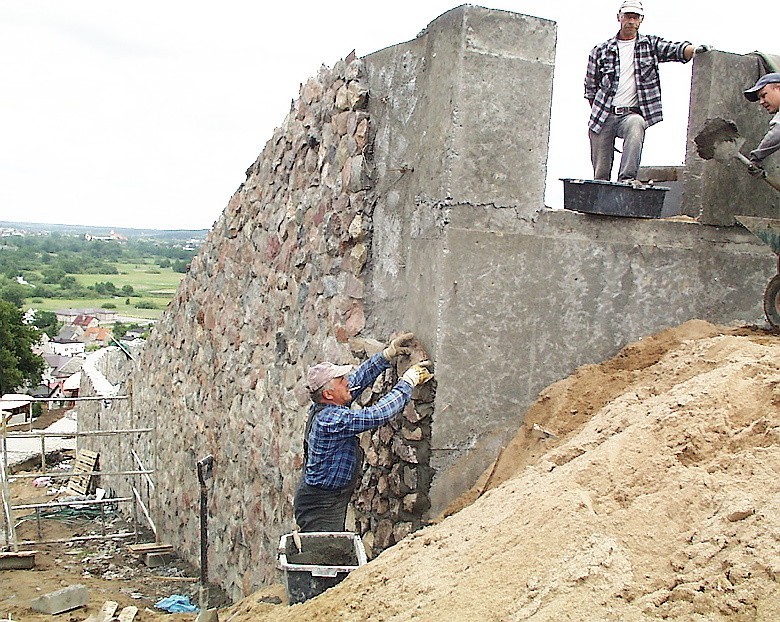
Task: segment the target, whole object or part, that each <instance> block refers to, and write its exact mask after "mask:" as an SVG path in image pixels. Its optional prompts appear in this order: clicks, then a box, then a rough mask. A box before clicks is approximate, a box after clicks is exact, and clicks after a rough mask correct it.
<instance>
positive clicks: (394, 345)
mask: <svg viewBox="0 0 780 622" xmlns="http://www.w3.org/2000/svg"><path fill="white" fill-rule="evenodd" d="M412 339H414V333H404V334H403V335H399V336H398V337H396V338H395V339H393V340H392V341H391V342H390V345H389V346H387V347H386V348H385V349H384V350H383V351H382V354H384V355H385V358H386V359H387V360H388V361H392V360H393V359H394V358H395V357H396V356H401V355H402V354H409V353H410V352H411V351H412V348H411V347H409V343H410V342H411V341H412Z"/></svg>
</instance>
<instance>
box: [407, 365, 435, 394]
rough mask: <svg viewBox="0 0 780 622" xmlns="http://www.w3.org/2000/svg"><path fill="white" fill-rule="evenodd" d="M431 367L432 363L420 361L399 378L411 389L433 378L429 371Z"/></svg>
mask: <svg viewBox="0 0 780 622" xmlns="http://www.w3.org/2000/svg"><path fill="white" fill-rule="evenodd" d="M432 366H433V363H432V362H431V361H420V362H419V363H417V364H416V365H412V366H411V367H410V368H409V369H407V370H406V371H405V372H404V375H403V376H401V380H405V381H406V382H408V383H409V384H410V385H411V386H412V388H414V387H416V386H418V385H421V384H423V383H425V382H428V381H429V380H430V379H431V378H433V372H432V371H431V369H430V368H431V367H432Z"/></svg>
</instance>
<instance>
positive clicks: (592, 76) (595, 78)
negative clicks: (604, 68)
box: [585, 47, 601, 108]
mask: <svg viewBox="0 0 780 622" xmlns="http://www.w3.org/2000/svg"><path fill="white" fill-rule="evenodd" d="M597 52H598V47H595V48H593V49H592V50H591V51H590V54H589V55H588V66H587V68H586V69H585V99H587V100H588V103H589V104H590V106H591V108H592V107H593V101H594V100H595V99H596V92H597V91H598V90H599V82H600V81H601V74H600V72H599V68H598V63H597V61H596V58H597Z"/></svg>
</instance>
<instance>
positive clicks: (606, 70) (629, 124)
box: [585, 0, 710, 182]
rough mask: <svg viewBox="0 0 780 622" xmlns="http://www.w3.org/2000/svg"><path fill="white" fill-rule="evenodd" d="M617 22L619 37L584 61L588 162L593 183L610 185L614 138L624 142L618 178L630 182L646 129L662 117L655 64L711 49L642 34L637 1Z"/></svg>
mask: <svg viewBox="0 0 780 622" xmlns="http://www.w3.org/2000/svg"><path fill="white" fill-rule="evenodd" d="M617 19H618V22H619V23H620V30H619V31H618V33H617V35H615V36H614V37H612V38H611V39H609V40H607V41H605V42H604V43H602V44H601V45H597V46H596V47H594V48H593V49H592V50H591V52H590V56H589V57H588V68H587V71H586V73H585V99H587V100H588V103H589V104H590V120H589V122H588V128H589V132H588V134H589V136H590V158H591V162H592V164H593V177H594V179H603V180H607V181H609V179H610V176H611V174H612V162H613V158H614V152H615V138H622V139H623V156H622V157H621V159H620V169H619V171H618V178H617V179H618V181H625V182H631V181H633V180H635V179H636V175H637V171H638V170H639V161H640V160H641V158H642V145H643V144H644V140H645V130H646V129H647V128H648V127H649V126H651V125H654V124H656V123H658V122H659V121H661V120H662V119H663V114H662V112H661V81H660V79H659V75H658V63H664V62H669V61H678V62H681V63H685V62H688V61H689V60H691V59H692V58H693V57H694V55H695V54H697V53H701V52H706V51H707V50H709V49H710V47H709V46H706V45H700V46H698V47H694V46H693V44H691V43H690V42H688V41H683V42H681V43H673V42H671V41H667V40H665V39H661V38H660V37H656V36H654V35H640V34H639V26H640V25H641V23H642V20H643V19H644V9H643V8H642V2H641V0H625V1H624V2H623V3H622V4H621V5H620V10H619V11H618V15H617Z"/></svg>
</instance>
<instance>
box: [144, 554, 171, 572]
mask: <svg viewBox="0 0 780 622" xmlns="http://www.w3.org/2000/svg"><path fill="white" fill-rule="evenodd" d="M172 561H173V555H172V554H171V553H162V552H161V553H147V554H146V557H145V558H144V563H145V564H146V565H147V566H149V568H157V567H158V566H165V565H166V564H170V563H171V562H172Z"/></svg>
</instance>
